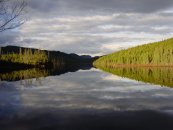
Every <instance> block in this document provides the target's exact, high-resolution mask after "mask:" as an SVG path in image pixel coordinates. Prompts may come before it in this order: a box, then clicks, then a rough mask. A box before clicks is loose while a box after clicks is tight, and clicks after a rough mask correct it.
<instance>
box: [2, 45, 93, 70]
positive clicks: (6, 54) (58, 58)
mask: <svg viewBox="0 0 173 130" xmlns="http://www.w3.org/2000/svg"><path fill="white" fill-rule="evenodd" d="M93 60H94V58H93V57H91V56H87V55H82V56H79V55H77V54H66V53H63V52H59V51H47V50H39V49H33V48H23V47H17V46H7V47H0V68H4V67H8V68H9V66H10V67H13V68H20V67H19V66H21V67H25V68H26V67H44V68H45V67H51V68H52V67H58V66H62V65H66V66H67V65H74V64H78V65H79V64H91V65H92V61H93ZM15 66H16V67H15Z"/></svg>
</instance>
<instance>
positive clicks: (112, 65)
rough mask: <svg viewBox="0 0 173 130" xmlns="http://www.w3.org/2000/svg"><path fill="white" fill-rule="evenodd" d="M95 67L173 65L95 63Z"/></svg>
mask: <svg viewBox="0 0 173 130" xmlns="http://www.w3.org/2000/svg"><path fill="white" fill-rule="evenodd" d="M93 65H94V66H95V67H97V66H106V67H173V64H171V65H163V64H160V65H156V64H93Z"/></svg>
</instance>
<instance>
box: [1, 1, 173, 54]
mask: <svg viewBox="0 0 173 130" xmlns="http://www.w3.org/2000/svg"><path fill="white" fill-rule="evenodd" d="M26 15H27V22H26V23H25V24H24V25H23V26H21V27H20V28H18V29H15V30H10V31H5V32H3V33H1V34H0V46H5V45H20V46H25V47H34V48H40V49H48V50H59V51H64V52H67V53H77V54H90V55H103V54H108V53H111V52H114V51H117V50H120V49H124V48H128V47H131V46H135V45H139V44H144V43H148V42H152V41H159V40H162V39H166V38H169V37H173V0H28V7H27V14H26Z"/></svg>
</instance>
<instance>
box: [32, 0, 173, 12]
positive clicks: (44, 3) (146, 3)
mask: <svg viewBox="0 0 173 130" xmlns="http://www.w3.org/2000/svg"><path fill="white" fill-rule="evenodd" d="M172 5H173V1H172V0H107V1H105V0H49V1H48V0H30V7H31V8H32V9H34V10H39V11H41V12H42V11H44V12H51V11H58V12H60V13H66V14H71V13H72V12H74V13H81V12H85V13H88V14H89V13H90V12H92V11H94V12H99V13H100V12H102V13H103V12H137V13H151V12H155V11H160V10H164V9H167V8H170V7H172ZM58 12H57V13H58Z"/></svg>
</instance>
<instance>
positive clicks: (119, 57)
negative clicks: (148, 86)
mask: <svg viewBox="0 0 173 130" xmlns="http://www.w3.org/2000/svg"><path fill="white" fill-rule="evenodd" d="M94 65H95V66H105V65H107V66H124V65H130V66H131V65H134V66H140V65H142V66H173V38H171V39H167V40H164V41H160V42H154V43H150V44H144V45H140V46H137V47H133V48H129V49H127V50H121V51H118V52H115V53H112V54H109V55H106V56H103V57H101V58H99V59H98V60H96V61H95V62H94Z"/></svg>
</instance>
